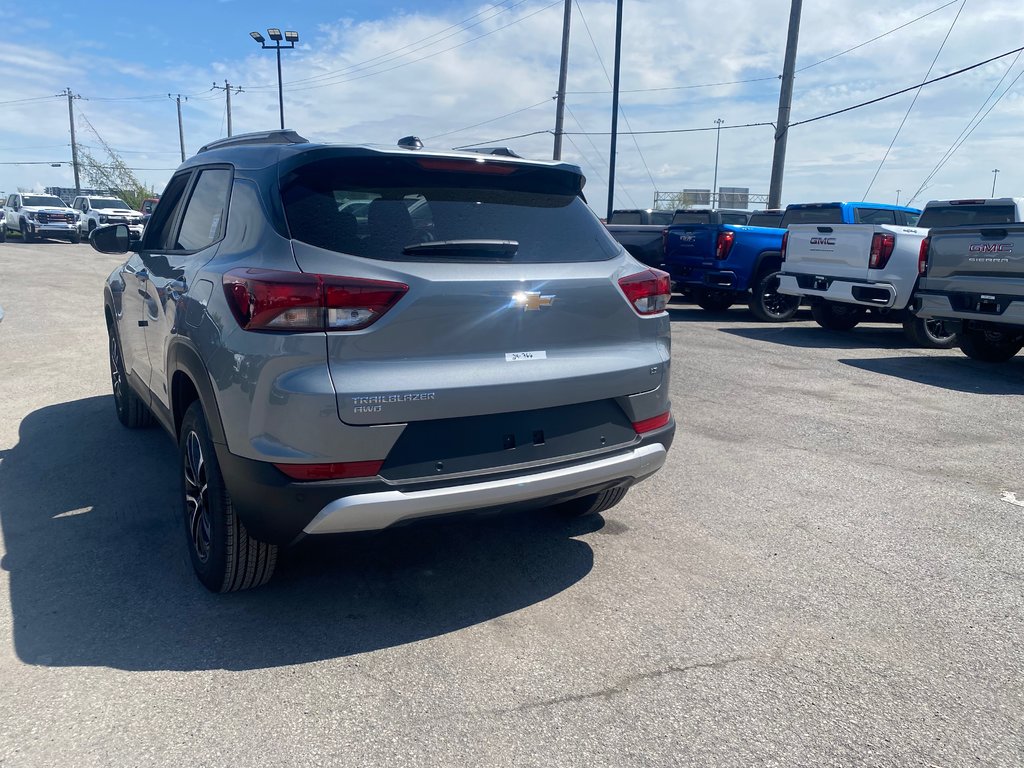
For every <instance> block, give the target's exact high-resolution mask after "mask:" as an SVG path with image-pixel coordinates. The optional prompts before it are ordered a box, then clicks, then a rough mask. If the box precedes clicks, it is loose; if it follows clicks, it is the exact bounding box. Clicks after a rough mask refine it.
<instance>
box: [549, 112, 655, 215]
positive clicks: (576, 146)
mask: <svg viewBox="0 0 1024 768" xmlns="http://www.w3.org/2000/svg"><path fill="white" fill-rule="evenodd" d="M565 111H566V112H568V113H569V117H571V118H572V121H573V122H574V123H576V125H578V126H579V129H580V130H581V131H584V130H586V129H585V128H584V127H583V123H581V122H580V119H579V118H578V117H576V113H575V112H573V111H572V108H571V107H570V106H569V102H566V103H565ZM562 135H563V136H565V138H566V139H568V141H569V143H570V144H572V145H573V146H574V147H575V148H576V151H577V152H579V153H580V157H582V158H583V159H584V160H586V161H587V162H588V163H589V164H590V165H591V166H594V163H593V162H591V161H590V159H589V158H588V157H587V155H585V154H584V153H583V152H582V151H580V148H579V145H578V144H576V142H574V141H573V140H572V139H571V138H570V137H569V136H568V135H566V133H565V131H563V132H562ZM584 135H585V136H586V139H587V142H588V143H589V144H590V146H591V147H593V149H594V152H596V153H597V156H598V157H599V158H600V159H601V162H602V163H604V167H605V168H607V169H608V172H609V176H610V175H611V164H610V162H609V161H608V160H606V159H605V156H604V153H603V152H602V151H601V150H600V149H598V148H597V145H596V144H595V143H594V140H593V139H592V138H590V136H589V135H587V134H584ZM595 169H596V166H595ZM598 178H600V179H601V181H602V182H603V183H604V185H605V186H610V183H609V182H608V180H607V179H606V178H604V177H601V176H598ZM620 191H621V192H623V193H624V194H625V195H626V197H627V198H628V199H629V202H630V205H632V206H633V207H634V208H636V207H637V204H636V201H635V200H633V196H632V195H631V194H629V190H628V189H625V188H622V187H619V188H618V189H615V190H613V194H616V196H617V193H618V192H620ZM620 200H621V198H620Z"/></svg>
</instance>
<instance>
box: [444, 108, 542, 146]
mask: <svg viewBox="0 0 1024 768" xmlns="http://www.w3.org/2000/svg"><path fill="white" fill-rule="evenodd" d="M551 100H552V99H551V98H548V99H544V101H538V102H537V103H536V104H531V105H530V106H528V107H523V108H522V109H517V110H515V111H514V112H509V113H507V114H504V115H499V116H498V117H492V118H491V119H490V120H484V121H483V122H480V123H474V124H473V125H467V126H466V127H465V128H457V129H456V130H454V131H445V132H444V133H438V134H435V135H434V136H427V138H426V140H427V141H432V140H433V139H440V138H441V137H442V136H451V135H452V134H453V133H462V132H463V131H468V130H470V129H471V128H479V127H480V126H481V125H487V124H488V123H494V122H497V121H498V120H504V119H505V118H506V117H512V116H513V115H518V114H520V113H522V112H528V111H529V110H531V109H536V108H537V107H539V106H542V105H544V104H550V103H551Z"/></svg>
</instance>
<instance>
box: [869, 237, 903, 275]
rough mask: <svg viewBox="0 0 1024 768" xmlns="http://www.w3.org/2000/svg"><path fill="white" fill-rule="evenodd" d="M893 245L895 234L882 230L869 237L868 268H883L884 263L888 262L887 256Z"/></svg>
mask: <svg viewBox="0 0 1024 768" xmlns="http://www.w3.org/2000/svg"><path fill="white" fill-rule="evenodd" d="M895 247H896V236H895V235H889V234H883V233H882V232H877V233H875V234H874V235H873V236H872V238H871V255H870V256H869V257H868V267H869V268H870V269H885V265H886V264H888V263H889V257H890V256H892V252H893V249H894V248H895Z"/></svg>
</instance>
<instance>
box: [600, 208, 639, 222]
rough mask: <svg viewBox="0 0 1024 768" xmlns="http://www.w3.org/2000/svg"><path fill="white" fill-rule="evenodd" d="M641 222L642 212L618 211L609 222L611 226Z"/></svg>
mask: <svg viewBox="0 0 1024 768" xmlns="http://www.w3.org/2000/svg"><path fill="white" fill-rule="evenodd" d="M640 222H641V218H640V211H618V212H616V213H613V214H612V217H611V218H610V219H609V220H608V223H609V224H639V223H640Z"/></svg>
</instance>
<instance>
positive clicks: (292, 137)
mask: <svg viewBox="0 0 1024 768" xmlns="http://www.w3.org/2000/svg"><path fill="white" fill-rule="evenodd" d="M246 144H309V139H304V138H303V137H302V136H299V134H297V133H296V132H295V131H293V130H292V129H290V128H285V129H281V130H277V131H256V132H255V133H240V134H238V135H237V136H229V137H228V138H226V139H217V140H216V141H211V142H210V143H209V144H204V145H203V146H201V147H200V148H199V152H207V151H209V150H211V149H223V148H224V147H240V146H244V145H246ZM199 152H197V153H196V154H199Z"/></svg>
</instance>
